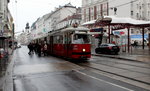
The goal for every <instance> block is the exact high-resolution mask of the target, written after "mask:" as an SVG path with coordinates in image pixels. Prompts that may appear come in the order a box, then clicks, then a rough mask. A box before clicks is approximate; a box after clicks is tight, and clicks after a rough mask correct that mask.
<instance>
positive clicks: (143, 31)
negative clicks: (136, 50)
mask: <svg viewBox="0 0 150 91" xmlns="http://www.w3.org/2000/svg"><path fill="white" fill-rule="evenodd" d="M142 48H143V49H144V27H143V28H142Z"/></svg>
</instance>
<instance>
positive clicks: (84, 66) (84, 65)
mask: <svg viewBox="0 0 150 91" xmlns="http://www.w3.org/2000/svg"><path fill="white" fill-rule="evenodd" d="M77 65H79V66H81V67H83V68H86V69H90V70H96V71H99V72H104V73H107V74H110V75H115V76H118V77H122V78H125V79H129V80H133V81H136V82H140V83H143V84H145V85H150V83H148V82H145V81H141V80H137V79H134V78H131V77H127V76H123V75H120V74H117V73H113V72H109V71H105V70H102V69H99V68H96V67H92V66H89V65H86V64H77Z"/></svg>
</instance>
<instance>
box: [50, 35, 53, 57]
mask: <svg viewBox="0 0 150 91" xmlns="http://www.w3.org/2000/svg"><path fill="white" fill-rule="evenodd" d="M50 53H51V54H52V53H53V36H50Z"/></svg>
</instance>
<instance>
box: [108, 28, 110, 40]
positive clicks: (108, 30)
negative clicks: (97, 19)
mask: <svg viewBox="0 0 150 91" xmlns="http://www.w3.org/2000/svg"><path fill="white" fill-rule="evenodd" d="M108 38H109V43H110V25H108Z"/></svg>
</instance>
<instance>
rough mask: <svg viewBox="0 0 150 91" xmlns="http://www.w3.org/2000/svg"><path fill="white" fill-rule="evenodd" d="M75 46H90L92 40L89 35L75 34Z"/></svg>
mask: <svg viewBox="0 0 150 91" xmlns="http://www.w3.org/2000/svg"><path fill="white" fill-rule="evenodd" d="M73 43H74V44H88V43H90V39H89V36H88V35H85V34H75V35H74V38H73Z"/></svg>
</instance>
